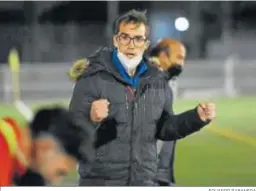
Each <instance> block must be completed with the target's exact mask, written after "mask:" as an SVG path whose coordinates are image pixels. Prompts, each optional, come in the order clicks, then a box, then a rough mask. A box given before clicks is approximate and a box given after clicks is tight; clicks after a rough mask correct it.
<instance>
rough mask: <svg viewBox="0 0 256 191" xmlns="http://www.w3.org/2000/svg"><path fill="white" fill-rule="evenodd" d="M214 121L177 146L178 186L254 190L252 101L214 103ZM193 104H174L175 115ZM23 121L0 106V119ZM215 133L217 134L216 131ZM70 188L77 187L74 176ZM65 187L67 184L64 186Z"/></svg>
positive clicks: (255, 155)
mask: <svg viewBox="0 0 256 191" xmlns="http://www.w3.org/2000/svg"><path fill="white" fill-rule="evenodd" d="M214 102H215V103H216V104H217V112H218V113H217V119H216V120H215V121H214V123H212V125H210V126H209V127H207V128H205V129H204V130H202V131H200V132H198V133H197V134H194V135H191V136H189V137H187V138H185V139H183V140H180V141H179V142H178V147H177V153H176V157H175V174H176V181H177V185H178V186H256V109H255V108H256V98H253V97H245V98H234V99H217V100H214ZM197 103H198V102H196V101H177V102H176V103H175V104H174V110H175V112H176V113H179V112H182V111H184V110H186V109H189V108H191V107H194V106H195V105H196V104H197ZM5 115H11V116H14V117H16V118H17V119H18V120H19V122H20V123H21V124H23V125H24V124H25V120H24V119H23V117H22V116H21V115H20V114H19V113H18V112H17V111H16V110H15V108H13V107H12V106H9V105H5V104H2V105H0V116H5ZM216 130H217V131H216ZM68 179H69V181H68V182H70V184H72V185H74V184H76V183H77V180H76V179H77V176H76V173H74V174H73V175H72V176H70V177H69V178H68ZM67 184H68V183H67Z"/></svg>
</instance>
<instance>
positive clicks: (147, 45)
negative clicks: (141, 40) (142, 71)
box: [144, 40, 150, 51]
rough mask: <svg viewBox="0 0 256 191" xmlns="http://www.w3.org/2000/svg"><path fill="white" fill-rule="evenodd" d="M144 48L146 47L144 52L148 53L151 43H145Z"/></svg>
mask: <svg viewBox="0 0 256 191" xmlns="http://www.w3.org/2000/svg"><path fill="white" fill-rule="evenodd" d="M144 46H145V47H144V50H145V51H146V50H147V49H148V48H149V46H150V41H149V40H148V41H147V42H146V43H145V45H144Z"/></svg>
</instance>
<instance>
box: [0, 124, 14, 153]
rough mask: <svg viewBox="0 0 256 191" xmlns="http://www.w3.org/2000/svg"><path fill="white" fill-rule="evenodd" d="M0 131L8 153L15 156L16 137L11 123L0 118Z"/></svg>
mask: <svg viewBox="0 0 256 191" xmlns="http://www.w3.org/2000/svg"><path fill="white" fill-rule="evenodd" d="M0 133H1V134H2V135H3V136H4V138H5V140H6V142H7V144H8V147H9V151H10V153H11V154H12V155H13V156H15V155H16V150H17V144H18V143H17V137H16V134H15V132H14V130H13V128H12V126H11V125H9V124H8V123H7V122H5V121H4V120H0Z"/></svg>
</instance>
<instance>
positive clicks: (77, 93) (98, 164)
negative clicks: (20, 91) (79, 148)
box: [70, 10, 216, 186]
mask: <svg viewBox="0 0 256 191" xmlns="http://www.w3.org/2000/svg"><path fill="white" fill-rule="evenodd" d="M114 32H115V34H114V36H113V43H114V46H115V48H114V49H102V50H99V51H97V52H96V54H95V55H93V56H90V57H89V58H88V60H89V63H90V64H89V66H88V68H87V70H86V71H85V72H84V74H83V75H82V77H81V78H80V79H79V80H78V81H77V83H76V85H75V88H74V92H73V96H72V99H71V102H70V111H71V112H72V113H73V115H74V116H75V120H76V123H77V124H79V125H81V126H83V127H84V128H87V129H90V130H91V131H92V132H96V131H97V130H99V129H101V128H103V129H106V130H107V131H106V134H105V136H106V137H108V136H110V133H109V134H108V133H107V132H108V131H110V132H112V133H115V139H114V140H113V141H111V142H108V143H107V144H104V145H102V146H100V147H99V148H98V149H97V150H96V158H95V161H94V162H93V164H92V165H91V169H90V171H89V172H85V171H84V169H87V166H86V165H84V164H83V161H81V162H80V165H79V173H80V183H79V184H80V185H81V186H153V185H155V176H156V173H157V148H156V141H157V139H160V140H163V141H172V140H177V139H181V138H183V137H185V136H187V135H190V134H192V133H194V132H196V131H198V130H200V129H201V128H202V127H204V126H205V125H206V124H208V122H209V121H211V120H212V119H213V118H215V115H216V112H215V105H214V104H213V103H201V104H199V105H198V106H197V107H195V108H193V109H191V110H189V111H186V112H184V113H181V114H179V115H174V114H173V111H172V91H171V89H170V88H169V86H168V84H167V80H166V79H165V75H164V73H163V72H161V71H159V69H157V68H156V67H155V66H154V65H152V64H151V63H150V61H149V60H148V59H147V58H145V57H144V52H145V51H146V49H147V48H148V46H149V41H148V33H149V30H148V23H147V18H146V15H145V13H143V12H139V11H135V10H132V11H129V12H128V13H125V14H124V15H121V16H120V17H119V18H118V19H117V20H116V23H115V31H114Z"/></svg>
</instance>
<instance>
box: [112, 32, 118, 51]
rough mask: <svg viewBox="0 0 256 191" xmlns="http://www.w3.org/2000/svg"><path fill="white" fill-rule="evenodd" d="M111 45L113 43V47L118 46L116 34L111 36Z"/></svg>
mask: <svg viewBox="0 0 256 191" xmlns="http://www.w3.org/2000/svg"><path fill="white" fill-rule="evenodd" d="M113 45H114V47H115V48H118V42H117V37H116V35H114V36H113Z"/></svg>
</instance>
